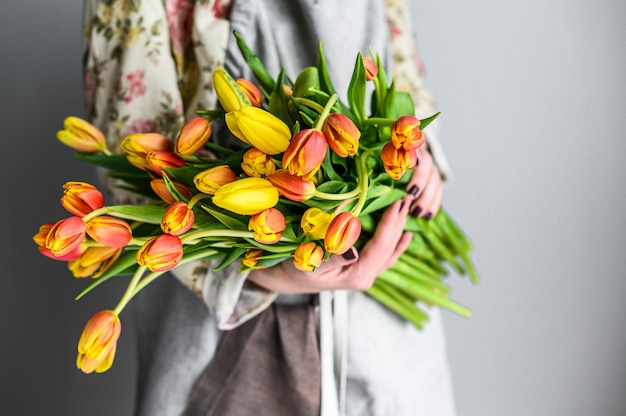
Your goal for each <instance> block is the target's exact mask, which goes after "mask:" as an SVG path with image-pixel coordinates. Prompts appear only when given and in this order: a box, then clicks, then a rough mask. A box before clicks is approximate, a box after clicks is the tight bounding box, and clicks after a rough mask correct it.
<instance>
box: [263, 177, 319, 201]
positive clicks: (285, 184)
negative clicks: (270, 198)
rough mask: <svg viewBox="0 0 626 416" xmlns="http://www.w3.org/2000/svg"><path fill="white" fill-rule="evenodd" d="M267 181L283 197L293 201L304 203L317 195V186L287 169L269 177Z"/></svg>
mask: <svg viewBox="0 0 626 416" xmlns="http://www.w3.org/2000/svg"><path fill="white" fill-rule="evenodd" d="M267 180H268V181H270V182H271V183H272V184H273V185H274V186H275V187H276V188H277V189H278V192H279V193H280V194H281V195H282V196H284V197H285V198H287V199H290V200H292V201H296V202H303V201H306V200H309V199H311V198H312V197H313V195H314V194H315V184H314V183H313V181H312V180H304V179H302V178H301V177H299V176H296V175H292V174H290V173H289V171H288V170H285V169H280V170H277V171H276V172H274V173H272V174H271V175H268V177H267Z"/></svg>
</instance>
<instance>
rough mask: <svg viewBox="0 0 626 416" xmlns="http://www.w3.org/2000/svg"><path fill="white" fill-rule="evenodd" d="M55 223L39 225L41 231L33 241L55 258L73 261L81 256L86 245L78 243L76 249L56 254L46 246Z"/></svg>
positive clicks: (46, 254)
mask: <svg viewBox="0 0 626 416" xmlns="http://www.w3.org/2000/svg"><path fill="white" fill-rule="evenodd" d="M54 224H55V223H53V222H51V223H47V224H43V225H42V226H40V227H39V232H37V234H35V235H34V236H33V241H34V242H35V244H37V245H38V246H39V252H40V253H41V254H43V255H44V256H46V257H49V258H51V259H53V260H60V261H72V260H75V259H77V258H79V257H80V255H81V254H82V253H83V252H84V251H85V247H84V246H83V245H82V244H78V245H77V246H76V247H75V249H74V250H71V251H69V252H67V253H65V254H63V255H60V256H55V255H54V254H52V252H51V251H50V250H49V249H48V248H46V238H47V237H48V234H49V233H50V230H52V227H54Z"/></svg>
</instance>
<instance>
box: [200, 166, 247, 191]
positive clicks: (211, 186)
mask: <svg viewBox="0 0 626 416" xmlns="http://www.w3.org/2000/svg"><path fill="white" fill-rule="evenodd" d="M236 180H237V175H235V172H233V171H232V169H231V168H230V167H229V166H227V165H222V166H216V167H214V168H211V169H207V170H203V171H202V172H200V173H198V174H197V175H196V176H194V177H193V183H194V185H196V188H198V191H200V192H202V193H205V194H209V195H213V194H215V192H217V190H218V189H219V188H220V187H222V186H224V185H226V184H227V183H231V182H234V181H236Z"/></svg>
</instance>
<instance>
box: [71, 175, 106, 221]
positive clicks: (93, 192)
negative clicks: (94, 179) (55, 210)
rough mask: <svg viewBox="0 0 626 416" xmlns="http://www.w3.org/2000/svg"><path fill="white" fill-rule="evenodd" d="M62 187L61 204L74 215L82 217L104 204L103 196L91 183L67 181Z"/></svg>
mask: <svg viewBox="0 0 626 416" xmlns="http://www.w3.org/2000/svg"><path fill="white" fill-rule="evenodd" d="M63 189H64V192H63V197H61V205H63V207H64V208H65V209H66V210H68V211H69V212H71V213H72V214H74V215H76V216H79V217H83V216H85V215H87V214H89V213H90V212H91V211H93V210H95V209H99V208H102V207H103V206H104V196H103V195H102V193H101V192H100V191H98V189H96V187H95V186H93V185H90V184H88V183H85V182H67V183H65V184H64V185H63Z"/></svg>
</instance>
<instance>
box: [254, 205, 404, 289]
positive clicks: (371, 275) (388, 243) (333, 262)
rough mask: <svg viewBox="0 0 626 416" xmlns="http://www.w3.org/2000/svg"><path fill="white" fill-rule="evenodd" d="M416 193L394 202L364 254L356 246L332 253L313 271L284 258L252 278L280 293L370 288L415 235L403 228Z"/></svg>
mask: <svg viewBox="0 0 626 416" xmlns="http://www.w3.org/2000/svg"><path fill="white" fill-rule="evenodd" d="M413 199H414V196H413V195H407V196H406V197H405V198H403V199H401V200H398V201H396V202H394V203H393V204H391V205H390V206H389V207H388V208H387V209H386V210H385V212H384V213H383V216H382V218H381V221H380V223H379V224H378V226H377V227H376V231H375V233H374V235H373V237H372V239H371V240H370V241H369V242H367V244H365V246H364V247H363V249H362V250H361V252H360V253H357V251H356V249H355V248H354V247H352V248H351V249H350V250H348V251H347V252H345V253H344V254H343V255H341V256H339V255H335V254H333V255H331V256H330V258H329V259H328V261H325V262H323V263H322V265H320V266H319V267H318V268H317V269H315V271H313V272H304V271H301V270H298V269H296V267H295V266H294V265H293V262H291V261H284V262H282V263H280V264H278V265H276V266H274V267H271V268H268V269H262V270H260V269H256V270H253V271H252V272H250V274H249V275H248V279H249V280H251V281H253V282H254V283H256V284H258V285H260V286H263V287H265V288H266V289H269V290H271V291H273V292H278V293H318V292H321V291H324V290H336V289H355V290H366V289H368V288H369V287H371V286H372V284H373V283H374V279H376V277H377V276H378V275H379V274H380V273H382V272H383V271H385V270H387V269H388V268H389V267H391V266H392V265H393V264H394V263H395V262H396V260H397V259H398V257H400V254H402V253H403V252H404V250H406V248H407V246H408V245H409V242H410V241H411V238H412V234H411V233H406V232H404V231H403V229H404V225H405V222H406V217H407V215H408V214H409V208H410V206H411V205H412V204H411V203H412V202H413Z"/></svg>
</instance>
